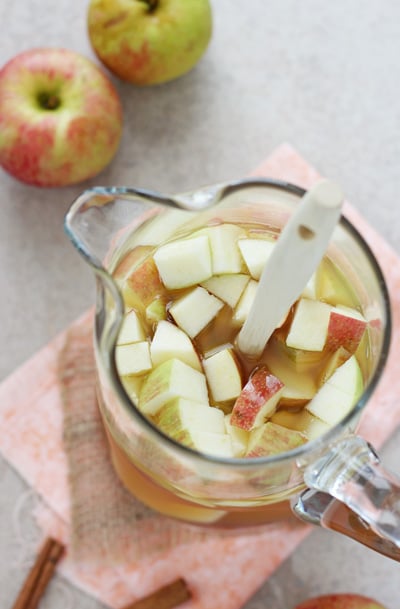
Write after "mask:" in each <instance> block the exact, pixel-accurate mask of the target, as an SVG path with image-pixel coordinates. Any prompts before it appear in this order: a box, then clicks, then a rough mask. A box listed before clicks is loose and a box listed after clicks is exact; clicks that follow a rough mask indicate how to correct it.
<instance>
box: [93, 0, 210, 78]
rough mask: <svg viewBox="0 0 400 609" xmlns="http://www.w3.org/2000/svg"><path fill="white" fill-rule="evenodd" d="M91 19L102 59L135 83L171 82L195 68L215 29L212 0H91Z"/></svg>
mask: <svg viewBox="0 0 400 609" xmlns="http://www.w3.org/2000/svg"><path fill="white" fill-rule="evenodd" d="M87 18H88V33H89V38H90V42H91V44H92V46H93V49H94V50H95V52H96V53H97V55H98V57H99V59H100V60H101V61H102V62H103V63H104V64H105V65H106V66H107V68H108V69H109V70H111V71H112V72H114V74H116V75H117V76H118V77H119V78H122V79H123V80H127V81H128V82H131V83H134V84H136V85H153V84H158V83H163V82H167V81H169V80H172V79H174V78H178V77H179V76H181V75H183V74H185V73H186V72H188V71H189V70H191V69H192V68H193V67H194V66H195V64H196V63H197V62H198V61H199V59H200V58H201V56H202V55H203V53H204V52H205V50H206V48H207V46H208V43H209V41H210V38H211V32H212V12H211V7H210V3H209V0H194V1H193V0H191V1H190V2H189V1H188V0H130V2H117V1H114V2H113V1H111V0H110V1H108V2H104V1H103V0H91V2H90V4H89V10H88V17H87Z"/></svg>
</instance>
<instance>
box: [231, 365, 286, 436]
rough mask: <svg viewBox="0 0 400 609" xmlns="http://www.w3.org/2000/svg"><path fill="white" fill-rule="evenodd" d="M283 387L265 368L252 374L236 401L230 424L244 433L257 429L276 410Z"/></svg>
mask: <svg viewBox="0 0 400 609" xmlns="http://www.w3.org/2000/svg"><path fill="white" fill-rule="evenodd" d="M283 388H284V385H283V383H282V381H280V380H279V379H278V378H277V377H276V376H274V375H273V374H271V372H269V371H268V370H267V369H266V368H259V369H258V370H256V372H254V374H252V375H251V376H250V378H249V380H248V381H247V383H246V385H245V386H244V387H243V389H242V392H241V394H240V395H239V397H238V399H237V400H236V402H235V404H234V406H233V409H232V416H231V420H230V423H231V425H235V426H236V427H240V428H241V429H245V430H246V431H250V430H251V429H254V427H259V426H260V425H262V424H263V423H264V422H265V419H266V418H267V417H270V416H271V415H272V414H273V413H274V412H275V410H276V406H277V404H278V402H279V399H280V397H281V395H282V391H283Z"/></svg>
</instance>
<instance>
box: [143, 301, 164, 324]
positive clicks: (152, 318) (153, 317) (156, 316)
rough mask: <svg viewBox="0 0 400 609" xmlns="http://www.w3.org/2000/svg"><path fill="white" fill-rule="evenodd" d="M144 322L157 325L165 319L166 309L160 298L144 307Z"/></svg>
mask: <svg viewBox="0 0 400 609" xmlns="http://www.w3.org/2000/svg"><path fill="white" fill-rule="evenodd" d="M145 316H146V320H147V321H148V322H149V323H150V324H153V323H157V322H159V321H161V320H162V319H165V318H166V317H167V309H166V307H165V302H164V301H163V299H162V298H156V299H155V300H152V302H151V303H150V304H149V305H148V306H147V307H146V311H145Z"/></svg>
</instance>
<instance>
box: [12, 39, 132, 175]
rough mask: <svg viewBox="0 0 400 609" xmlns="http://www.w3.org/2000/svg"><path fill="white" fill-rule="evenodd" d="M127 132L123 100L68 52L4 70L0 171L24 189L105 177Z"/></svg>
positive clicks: (27, 59)
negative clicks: (103, 170) (122, 108)
mask: <svg viewBox="0 0 400 609" xmlns="http://www.w3.org/2000/svg"><path fill="white" fill-rule="evenodd" d="M121 131H122V110H121V104H120V101H119V97H118V94H117V92H116V90H115V88H114V87H113V85H112V84H111V82H110V81H109V79H108V78H107V77H106V76H105V75H104V74H103V73H102V71H101V70H100V69H99V68H98V67H97V66H96V65H95V64H94V63H92V62H91V61H89V60H88V59H86V58H85V57H83V56H82V55H79V54H78V53H75V52H73V51H69V50H66V49H53V48H42V49H32V50H29V51H25V52H23V53H20V54H19V55H17V56H16V57H14V58H13V59H11V60H10V61H9V62H8V63H7V64H6V65H5V66H4V67H3V68H2V69H1V71H0V165H1V166H2V167H3V168H4V169H5V170H6V171H8V172H9V173H10V174H11V175H13V176H14V177H15V178H18V179H19V180H22V181H23V182H26V183H28V184H33V185H36V186H65V185H67V184H74V183H77V182H81V181H82V180H86V179H87V178H90V177H92V176H94V175H96V174H97V173H99V172H100V171H101V170H102V169H103V168H104V167H105V166H106V165H107V164H108V163H109V162H110V161H111V159H112V158H113V156H114V154H115V152H116V150H117V148H118V144H119V141H120V137H121Z"/></svg>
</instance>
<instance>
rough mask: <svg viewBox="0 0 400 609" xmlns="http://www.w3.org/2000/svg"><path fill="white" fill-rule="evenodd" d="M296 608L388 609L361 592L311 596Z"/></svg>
mask: <svg viewBox="0 0 400 609" xmlns="http://www.w3.org/2000/svg"><path fill="white" fill-rule="evenodd" d="M294 609H386V607H384V606H383V605H381V603H378V601H376V600H374V599H372V598H367V597H366V596H361V595H359V594H327V595H325V596H317V597H315V598H310V599H308V600H306V601H304V602H302V603H300V604H299V605H296V607H295V608H294Z"/></svg>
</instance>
